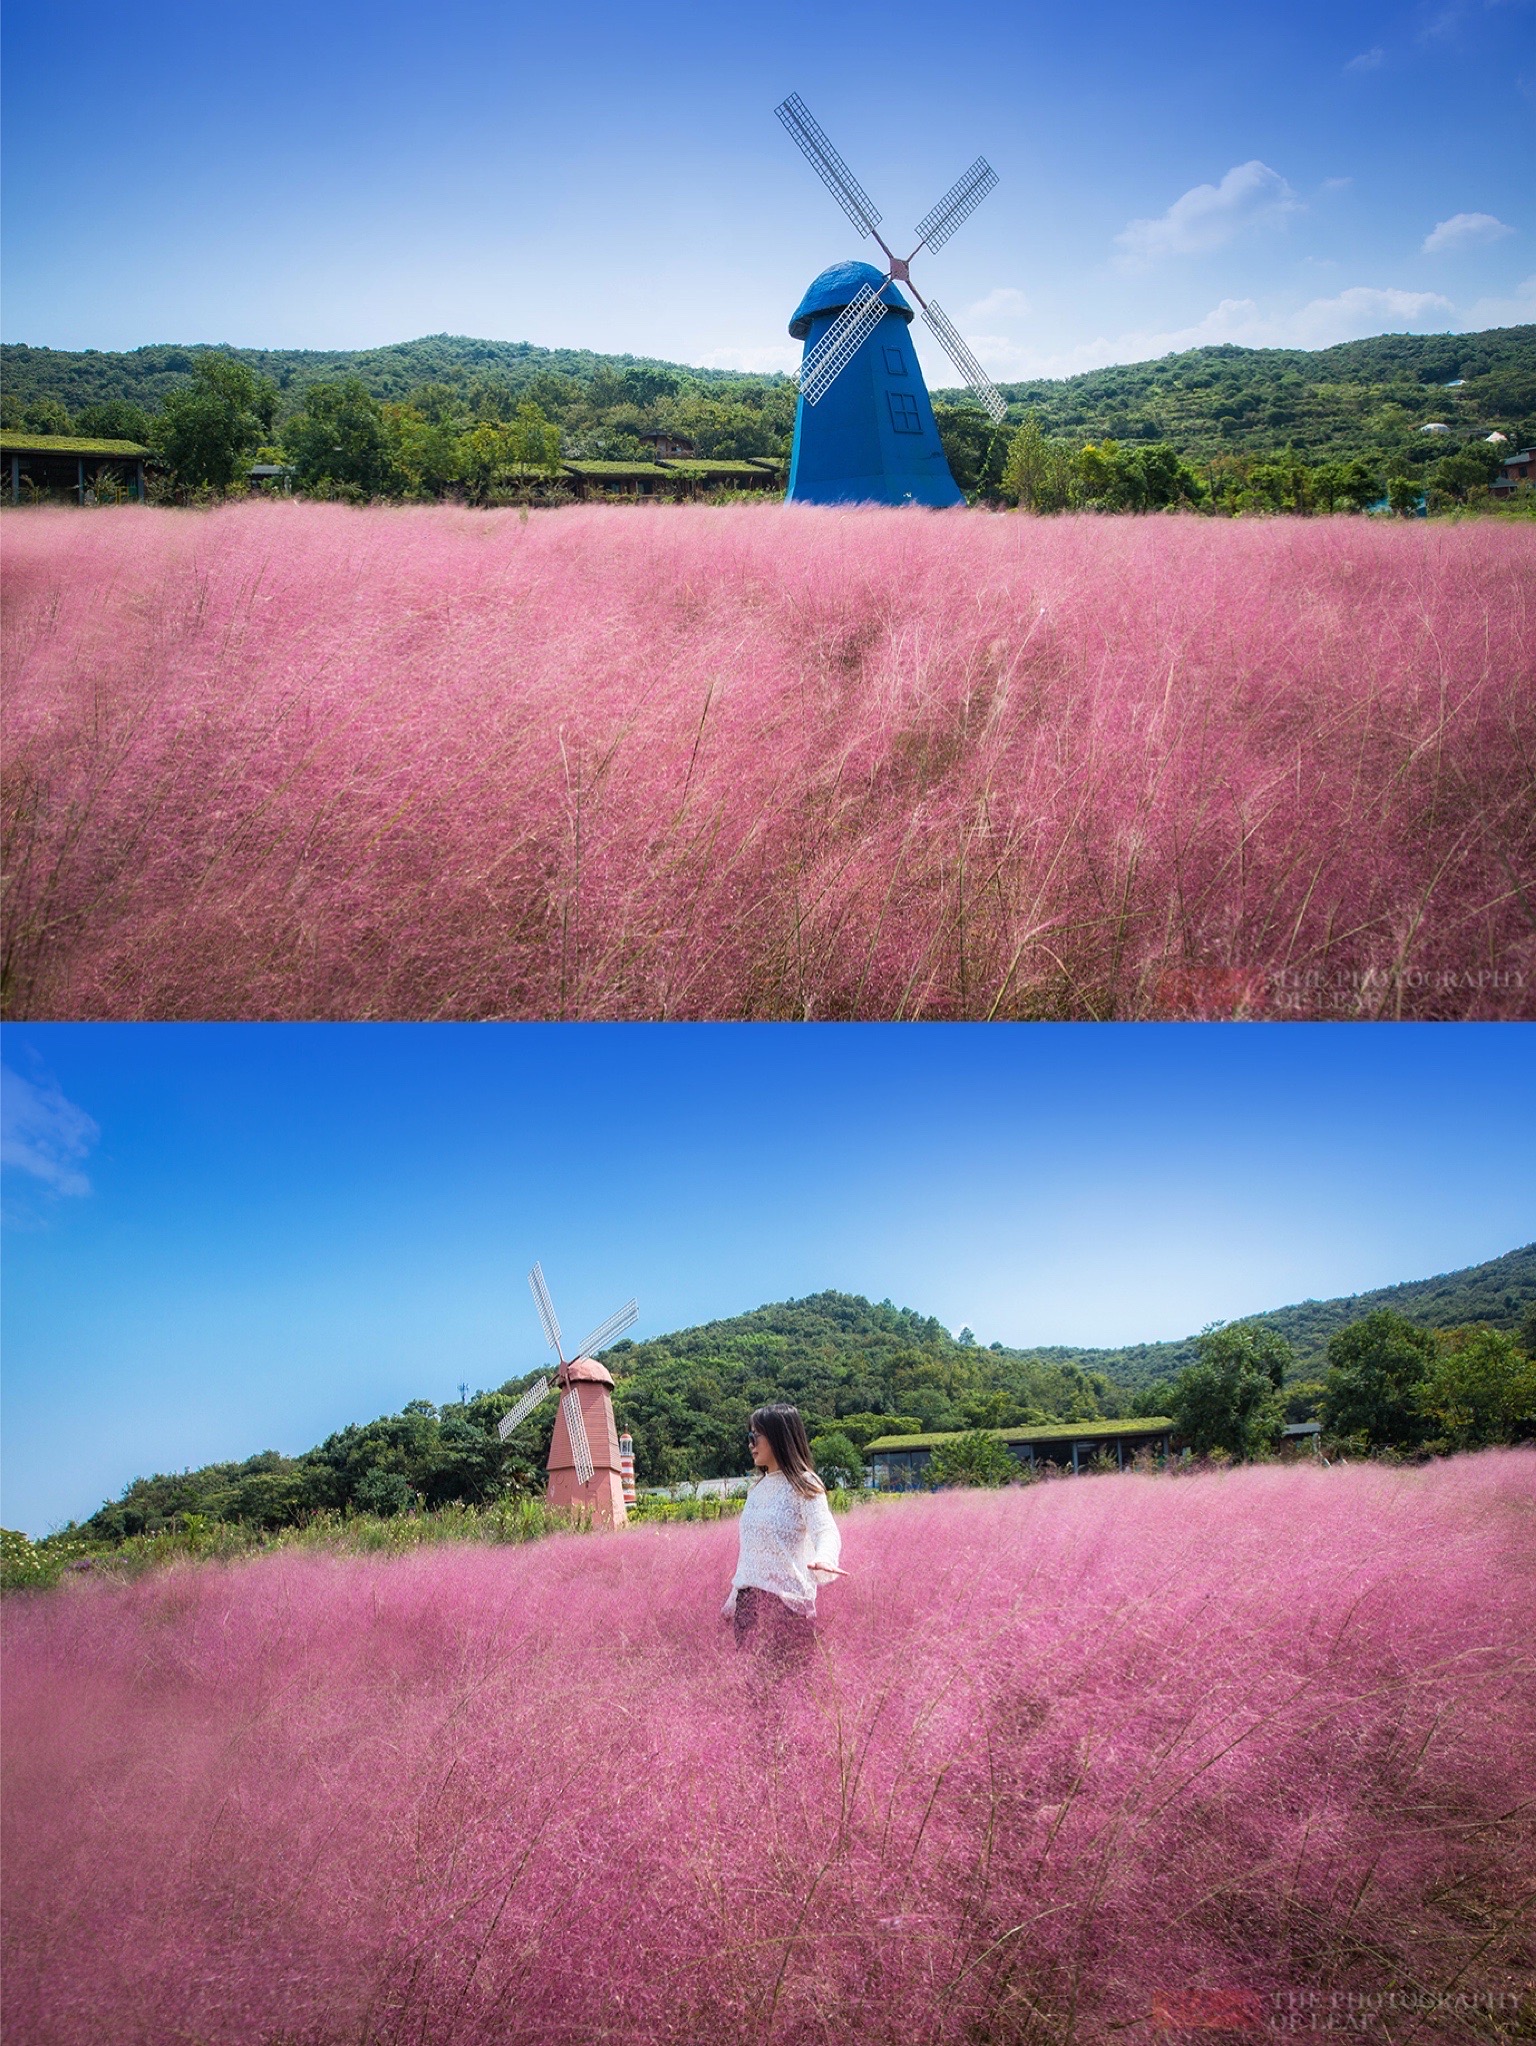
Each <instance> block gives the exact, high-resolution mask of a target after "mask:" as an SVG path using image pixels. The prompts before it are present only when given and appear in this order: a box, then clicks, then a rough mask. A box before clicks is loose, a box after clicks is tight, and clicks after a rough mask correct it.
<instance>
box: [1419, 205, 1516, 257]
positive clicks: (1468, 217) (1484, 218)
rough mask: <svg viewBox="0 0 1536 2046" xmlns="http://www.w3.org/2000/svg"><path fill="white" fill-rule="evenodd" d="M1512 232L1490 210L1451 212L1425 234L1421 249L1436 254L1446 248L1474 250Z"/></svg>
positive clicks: (1428, 253) (1427, 254)
mask: <svg viewBox="0 0 1536 2046" xmlns="http://www.w3.org/2000/svg"><path fill="white" fill-rule="evenodd" d="M1514 231H1515V230H1514V229H1513V228H1512V227H1506V226H1505V224H1504V222H1503V221H1502V220H1499V219H1497V218H1496V217H1495V216H1494V215H1493V214H1492V213H1453V214H1452V215H1451V217H1450V219H1449V220H1442V221H1441V222H1440V224H1439V226H1438V227H1433V228H1431V229H1430V231H1429V233H1428V234H1427V235H1425V237H1424V251H1423V252H1424V254H1425V255H1426V256H1438V255H1441V254H1443V252H1444V251H1445V250H1446V249H1475V248H1478V247H1480V246H1481V245H1482V244H1483V243H1484V242H1497V241H1502V240H1503V239H1504V237H1505V235H1507V234H1513V233H1514Z"/></svg>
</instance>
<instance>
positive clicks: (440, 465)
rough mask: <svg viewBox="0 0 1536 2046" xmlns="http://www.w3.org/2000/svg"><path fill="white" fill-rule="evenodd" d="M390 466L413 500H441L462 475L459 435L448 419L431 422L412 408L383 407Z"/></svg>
mask: <svg viewBox="0 0 1536 2046" xmlns="http://www.w3.org/2000/svg"><path fill="white" fill-rule="evenodd" d="M384 428H385V431H386V433H387V434H388V436H389V450H390V462H391V466H392V467H393V469H394V470H395V471H396V472H397V473H398V475H399V476H400V477H401V478H402V479H403V481H404V485H405V488H406V489H407V490H408V491H410V492H411V494H412V495H413V496H419V497H441V496H442V494H443V492H444V491H445V490H446V489H447V488H448V486H449V485H450V484H451V483H456V482H458V481H459V479H460V477H461V476H462V474H463V467H464V464H463V457H462V455H461V453H460V449H459V440H460V433H459V429H458V428H457V427H456V426H455V425H454V424H453V422H452V420H451V419H431V418H428V417H427V416H426V415H425V414H424V413H422V412H420V411H418V410H417V408H416V406H415V404H414V403H413V404H410V405H386V406H385V407H384Z"/></svg>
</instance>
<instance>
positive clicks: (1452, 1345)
mask: <svg viewBox="0 0 1536 2046" xmlns="http://www.w3.org/2000/svg"><path fill="white" fill-rule="evenodd" d="M1417 1400H1418V1405H1419V1409H1420V1411H1421V1412H1422V1413H1423V1415H1424V1417H1425V1419H1426V1420H1427V1421H1429V1422H1431V1423H1432V1424H1433V1425H1434V1426H1435V1428H1436V1429H1437V1431H1438V1433H1439V1437H1440V1439H1441V1440H1442V1441H1443V1442H1444V1443H1445V1444H1446V1445H1447V1446H1448V1447H1449V1448H1451V1449H1483V1448H1486V1447H1488V1446H1490V1445H1491V1444H1494V1443H1499V1442H1519V1441H1523V1440H1524V1439H1525V1438H1526V1437H1527V1436H1530V1435H1532V1434H1536V1360H1533V1359H1532V1358H1530V1357H1529V1356H1527V1355H1526V1354H1525V1352H1524V1351H1523V1350H1522V1349H1521V1347H1520V1344H1519V1343H1518V1341H1517V1340H1516V1338H1515V1337H1514V1336H1512V1335H1510V1334H1508V1333H1507V1332H1506V1331H1505V1330H1503V1329H1496V1328H1488V1327H1482V1328H1467V1329H1443V1330H1441V1331H1440V1332H1439V1341H1438V1342H1437V1343H1436V1345H1435V1354H1434V1357H1433V1360H1432V1362H1431V1363H1430V1367H1429V1370H1428V1371H1427V1372H1426V1374H1425V1376H1424V1379H1423V1381H1422V1383H1421V1384H1420V1385H1419V1387H1418V1388H1417Z"/></svg>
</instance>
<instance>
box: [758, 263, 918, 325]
mask: <svg viewBox="0 0 1536 2046" xmlns="http://www.w3.org/2000/svg"><path fill="white" fill-rule="evenodd" d="M882 278H884V279H885V289H884V291H882V292H881V294H880V296H881V298H882V299H883V300H884V301H885V303H886V304H887V305H888V306H889V307H890V308H891V311H892V312H894V313H900V314H901V317H902V318H903V319H904V320H910V319H911V317H912V308H911V306H909V305H908V304H907V302H906V300H905V299H904V298H903V297H902V295H901V293H900V292H899V291H898V290H897V289H896V286H895V284H894V283H893V282H892V281H891V279H890V278H888V277H886V275H885V272H884V271H883V270H877V269H876V268H875V266H874V264H873V263H834V264H833V265H832V266H831V268H830V269H827V270H823V271H822V273H821V275H820V276H819V277H817V278H815V279H813V280H812V282H811V283H810V285H809V286H808V287H807V288H806V294H805V297H804V298H802V299H801V301H800V303H799V304H798V305H797V306H796V307H795V316H794V318H793V319H792V320H791V321H790V323H789V331H790V335H791V337H792V338H793V339H794V340H796V341H803V340H804V339H805V337H806V335H807V334H809V333H810V331H811V321H812V320H813V319H815V317H816V315H817V314H818V313H840V312H841V311H842V309H843V307H844V306H845V305H850V304H851V303H852V302H853V300H854V299H855V298H857V296H858V292H859V286H860V285H861V284H879V283H880V281H881V279H882Z"/></svg>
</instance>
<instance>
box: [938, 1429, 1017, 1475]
mask: <svg viewBox="0 0 1536 2046" xmlns="http://www.w3.org/2000/svg"><path fill="white" fill-rule="evenodd" d="M1020 1475H1021V1466H1020V1463H1019V1459H1018V1458H1017V1457H1016V1456H1015V1455H1014V1453H1013V1451H1012V1450H1011V1449H1010V1448H1009V1447H1008V1445H1007V1443H1006V1442H1003V1441H1001V1440H1000V1439H999V1437H997V1436H996V1435H990V1434H988V1432H987V1431H986V1429H985V1428H971V1429H968V1430H967V1431H966V1433H965V1434H963V1435H952V1436H951V1437H950V1438H949V1440H948V1441H946V1442H941V1443H939V1444H938V1446H937V1447H936V1448H935V1450H934V1452H933V1454H932V1456H931V1457H929V1459H928V1478H929V1482H930V1483H931V1484H934V1485H1006V1484H1009V1483H1011V1482H1012V1481H1013V1479H1015V1478H1017V1477H1019V1476H1020Z"/></svg>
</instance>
